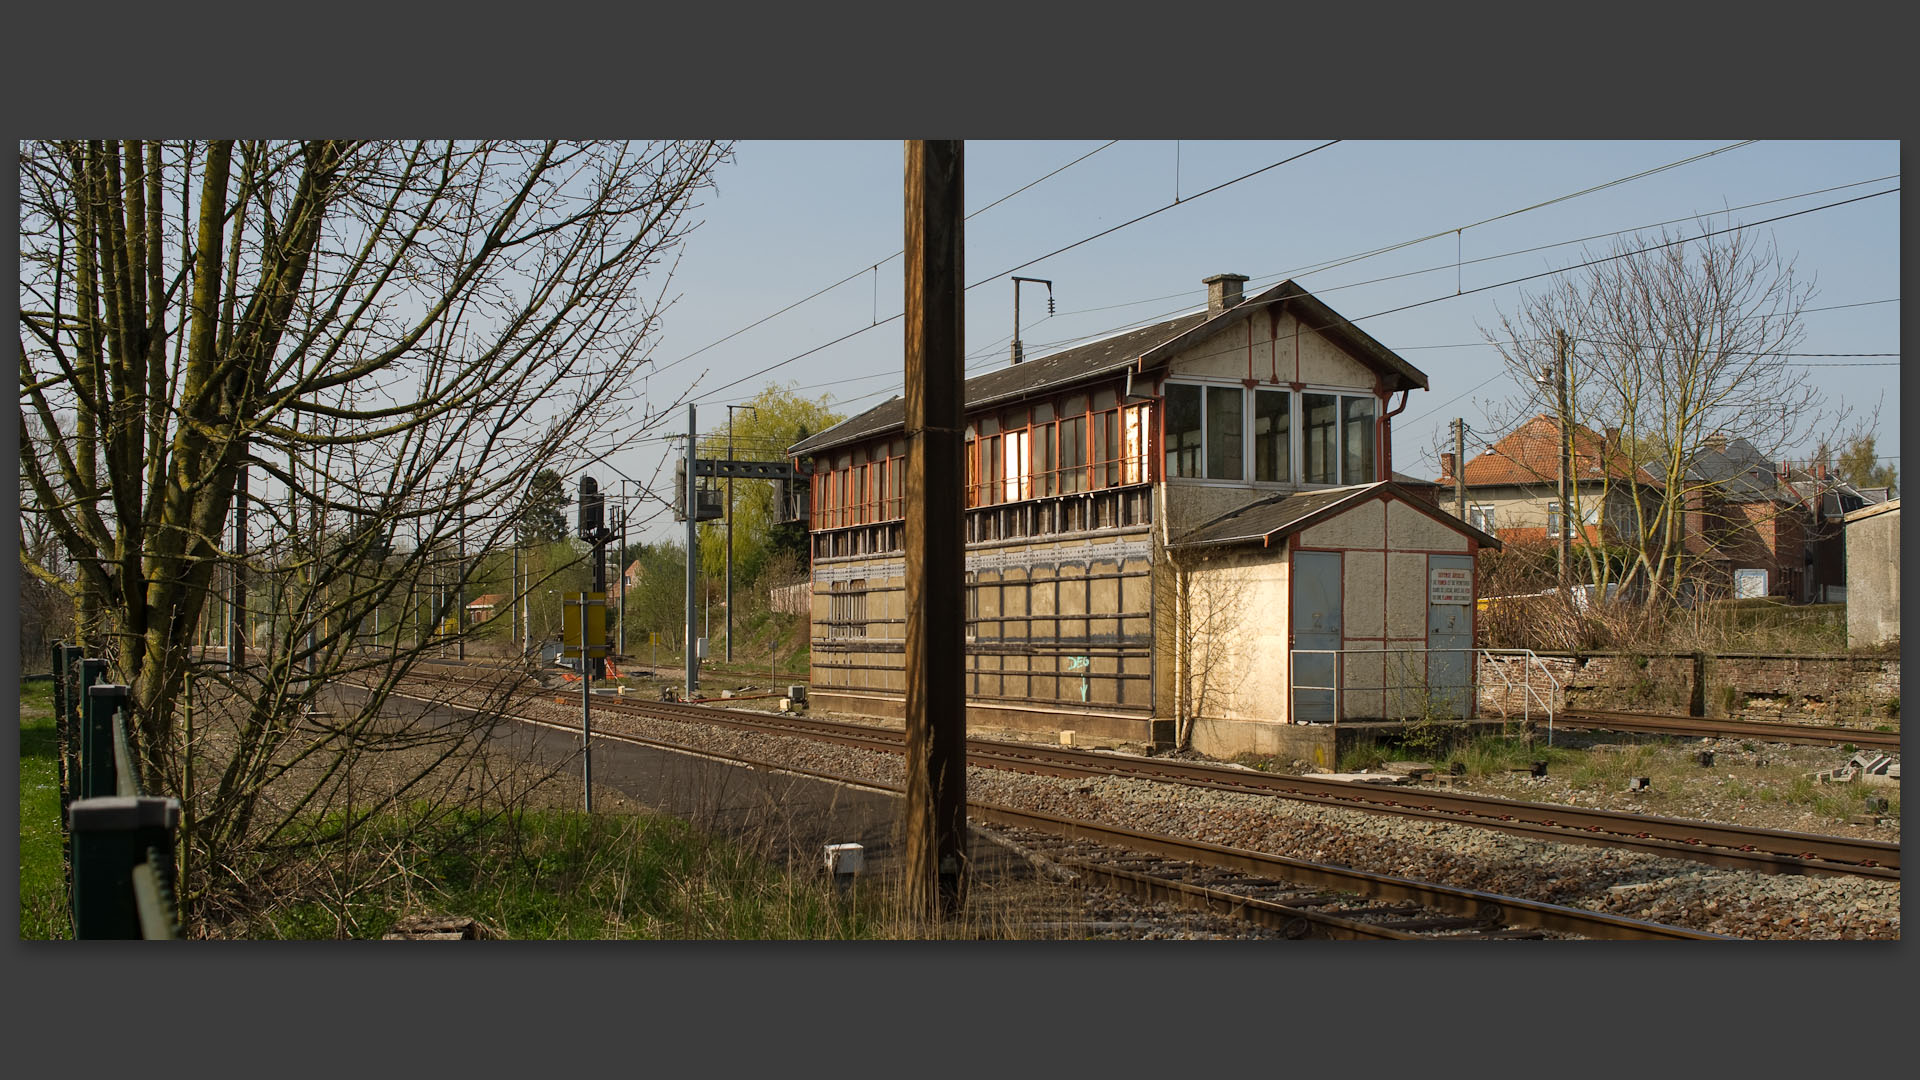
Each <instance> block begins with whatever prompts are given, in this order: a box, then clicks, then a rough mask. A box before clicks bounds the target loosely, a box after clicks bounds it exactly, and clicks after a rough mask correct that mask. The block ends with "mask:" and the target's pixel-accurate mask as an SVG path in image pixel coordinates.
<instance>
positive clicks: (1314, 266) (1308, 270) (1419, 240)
mask: <svg viewBox="0 0 1920 1080" xmlns="http://www.w3.org/2000/svg"><path fill="white" fill-rule="evenodd" d="M1754 141H1755V140H1752V139H1747V140H1745V141H1743V142H1738V143H1733V144H1731V145H1729V146H1723V147H1720V148H1719V149H1717V150H1709V151H1707V152H1705V153H1702V154H1695V155H1693V156H1691V157H1685V158H1681V159H1679V160H1678V161H1670V162H1668V163H1666V164H1665V165H1659V166H1656V167H1654V168H1651V169H1645V170H1642V171H1640V172H1637V173H1633V174H1632V175H1630V176H1622V177H1619V178H1618V179H1614V180H1609V181H1607V182H1606V183H1603V184H1595V185H1593V186H1592V187H1588V188H1583V189H1581V190H1579V191H1575V192H1569V193H1568V194H1565V195H1559V196H1556V197H1554V198H1551V199H1546V200H1544V201H1541V202H1537V203H1534V204H1533V205H1531V206H1523V207H1521V208H1519V209H1517V210H1509V211H1506V212H1505V213H1500V214H1495V215H1494V216H1492V217H1489V218H1482V219H1481V220H1479V221H1475V222H1472V223H1470V224H1466V225H1456V226H1454V227H1452V228H1448V229H1442V230H1440V231H1439V232H1434V233H1428V234H1427V235H1425V236H1421V237H1416V238H1414V239H1411V240H1402V241H1399V242H1397V243H1393V244H1388V245H1385V246H1384V247H1377V248H1373V249H1371V250H1369V251H1362V252H1359V253H1357V254H1354V255H1343V256H1340V257H1338V258H1333V259H1327V260H1325V261H1322V262H1317V263H1308V264H1307V265H1305V266H1302V267H1297V268H1295V269H1292V270H1286V271H1282V272H1280V273H1277V274H1256V275H1254V276H1253V277H1252V278H1251V279H1249V280H1250V281H1268V280H1272V281H1279V280H1281V279H1283V278H1287V277H1304V276H1307V275H1309V274H1318V273H1324V272H1325V271H1328V270H1333V269H1337V268H1339V267H1341V266H1346V265H1348V264H1351V263H1356V262H1360V261H1362V260H1364V259H1370V258H1372V257H1374V256H1376V255H1384V254H1387V253H1389V252H1394V251H1399V250H1401V249H1402V248H1408V247H1413V246H1415V245H1418V244H1424V243H1426V242H1427V241H1429V240H1437V239H1439V238H1441V237H1443V236H1446V235H1448V234H1449V233H1457V232H1463V231H1465V230H1467V229H1472V228H1477V227H1479V226H1481V225H1486V224H1489V223H1491V222H1495V221H1499V220H1501V219H1503V218H1509V217H1514V216H1516V215H1519V214H1524V213H1527V212H1529V211H1532V210H1538V209H1541V208H1543V207H1548V206H1553V205H1555V204H1556V203H1562V202H1566V201H1568V200H1569V199H1576V198H1579V197H1581V196H1583V195H1591V194H1593V193H1594V192H1597V191H1605V190H1606V189H1608V188H1611V187H1617V186H1619V185H1621V184H1625V183H1630V182H1632V181H1634V180H1639V179H1643V178H1645V177H1648V176H1653V175H1654V174H1656V173H1661V172H1665V171H1667V170H1668V169H1676V168H1679V167H1680V166H1682V165H1691V164H1693V163H1694V162H1696V161H1701V160H1704V159H1706V158H1710V157H1713V156H1715V155H1716V154H1723V153H1726V152H1727V151H1729V150H1737V149H1739V148H1741V147H1744V146H1750V145H1752V144H1753V142H1754ZM1895 175H1898V174H1897V173H1896V174H1895ZM1882 179H1885V178H1882ZM1875 182H1876V181H1873V180H1861V181H1857V182H1856V183H1853V184H1843V185H1841V187H1842V188H1844V187H1857V186H1859V185H1860V184H1870V183H1875ZM1824 190H1840V189H1839V188H1831V189H1824ZM1822 193H1823V192H1821V191H1810V192H1802V193H1800V194H1799V195H1788V196H1784V197H1783V199H1797V198H1804V197H1806V196H1808V195H1818V194H1822ZM1775 201H1782V200H1775ZM1754 205H1764V204H1754ZM1741 209H1747V208H1746V207H1742V208H1741ZM1685 220H1690V219H1689V218H1675V219H1673V221H1685ZM1672 223H1673V222H1672V221H1669V222H1661V223H1656V224H1655V225H1652V226H1641V227H1642V228H1657V227H1658V225H1659V224H1672ZM1622 231H1632V230H1622ZM1606 235H1608V234H1605V233H1602V234H1599V236H1593V237H1586V238H1584V239H1587V240H1592V239H1599V238H1600V237H1601V236H1606ZM1582 242H1583V241H1582V240H1568V241H1563V244H1577V243H1582ZM1548 246H1549V247H1556V246H1561V245H1548ZM1530 250H1540V249H1530ZM1526 253H1527V252H1524V251H1523V252H1510V253H1509V254H1526ZM1495 257H1496V258H1499V257H1501V256H1495ZM1475 261H1479V260H1475ZM1448 265H1454V264H1451V263H1450V264H1448ZM1185 295H1186V294H1185V293H1171V294H1168V295H1165V296H1155V297H1149V298H1148V299H1145V300H1132V301H1128V302H1126V303H1122V304H1109V305H1106V306H1104V307H1092V308H1081V309H1079V310H1077V311H1069V312H1067V313H1066V314H1068V315H1081V314H1086V313H1088V312H1094V311H1108V310H1112V309H1114V308H1123V307H1135V306H1138V305H1140V304H1152V303H1158V302H1160V301H1163V300H1174V299H1179V298H1180V297H1183V296H1185Z"/></svg>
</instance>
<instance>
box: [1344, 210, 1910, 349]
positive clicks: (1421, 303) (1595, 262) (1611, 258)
mask: <svg viewBox="0 0 1920 1080" xmlns="http://www.w3.org/2000/svg"><path fill="white" fill-rule="evenodd" d="M1899 190H1900V189H1899V188H1897V187H1891V188H1888V189H1887V190H1885V191H1875V192H1872V193H1870V194H1867V195H1858V196H1855V197H1854V198H1851V199H1842V200H1840V201H1839V202H1832V203H1827V204H1826V205H1825V206H1814V207H1809V208H1807V209H1805V210H1795V211H1794V212H1793V213H1791V214H1781V215H1779V216H1777V217H1770V218H1762V219H1760V220H1759V221H1751V222H1747V223H1746V224H1744V225H1729V226H1728V227H1726V228H1724V229H1715V230H1713V231H1712V232H1703V233H1701V234H1699V235H1698V236H1682V237H1679V238H1678V239H1674V240H1666V241H1663V242H1661V243H1658V244H1650V245H1648V246H1647V247H1643V248H1637V249H1635V250H1633V251H1623V252H1620V253H1618V254H1615V255H1603V256H1601V257H1600V258H1597V259H1588V260H1587V261H1586V262H1581V263H1574V264H1573V265H1572V266H1562V267H1560V268H1558V269H1555V270H1542V271H1541V272H1540V273H1537V274H1528V275H1526V276H1524V277H1517V278H1513V279H1511V280H1509V281H1501V282H1496V283H1494V284H1492V285H1482V286H1480V287H1479V288H1475V289H1466V290H1464V291H1461V292H1456V293H1454V294H1452V295H1451V296H1436V297H1433V298H1432V299H1429V300H1418V301H1415V302H1414V303H1411V304H1402V305H1400V306H1399V307H1394V308H1388V309H1386V310H1385V311H1376V312H1374V313H1373V314H1371V315H1362V316H1360V318H1358V319H1353V320H1351V321H1353V322H1360V321H1361V320H1362V319H1377V318H1379V317H1380V316H1382V315H1393V314H1396V313H1398V312H1402V311H1410V310H1412V309H1413V308H1417V307H1425V306H1427V305H1428V304H1437V303H1439V302H1440V301H1442V300H1455V299H1458V298H1460V297H1462V296H1471V295H1472V294H1474V293H1482V292H1486V291H1487V290H1489V289H1502V288H1505V287H1507V286H1508V285H1518V284H1520V283H1521V282H1523V281H1533V280H1534V279H1536V278H1543V277H1551V276H1553V275H1554V274H1565V273H1570V272H1571V271H1574V270H1582V269H1585V268H1586V267H1589V266H1599V265H1600V264H1601V263H1606V262H1615V261H1617V260H1620V259H1627V258H1632V257H1633V256H1635V255H1644V254H1646V253H1647V252H1649V251H1659V250H1660V249H1662V248H1670V247H1675V246H1678V245H1680V244H1690V243H1692V242H1694V241H1696V240H1705V239H1707V238H1709V237H1713V236H1722V235H1725V234H1726V233H1730V232H1739V231H1740V230H1742V229H1752V228H1757V227H1759V226H1761V225H1771V224H1773V223H1774V222H1776V221H1785V220H1787V219H1788V218H1797V217H1800V216H1802V215H1804V214H1812V213H1816V212H1818V211H1821V210H1832V209H1833V208H1834V207H1837V206H1847V205H1849V204H1852V203H1857V202H1865V201H1866V200H1868V199H1877V198H1879V197H1880V196H1882V195H1891V194H1893V193H1894V192H1897V191H1899Z"/></svg>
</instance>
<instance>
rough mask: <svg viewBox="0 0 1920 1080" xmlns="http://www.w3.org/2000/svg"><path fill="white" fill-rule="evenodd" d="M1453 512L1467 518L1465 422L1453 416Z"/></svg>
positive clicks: (1462, 519) (1461, 517) (1460, 517)
mask: <svg viewBox="0 0 1920 1080" xmlns="http://www.w3.org/2000/svg"><path fill="white" fill-rule="evenodd" d="M1453 512H1454V515H1455V516H1456V517H1458V518H1459V519H1460V520H1461V521H1465V520H1467V422H1466V420H1465V419H1464V418H1462V417H1458V416H1456V417H1454V418H1453Z"/></svg>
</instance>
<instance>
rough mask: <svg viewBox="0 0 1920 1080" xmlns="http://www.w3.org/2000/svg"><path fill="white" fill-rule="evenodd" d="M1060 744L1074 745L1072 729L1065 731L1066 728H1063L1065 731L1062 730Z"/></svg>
mask: <svg viewBox="0 0 1920 1080" xmlns="http://www.w3.org/2000/svg"><path fill="white" fill-rule="evenodd" d="M1060 745H1061V746H1072V745H1073V732H1071V731H1064V730H1063V731H1061V732H1060Z"/></svg>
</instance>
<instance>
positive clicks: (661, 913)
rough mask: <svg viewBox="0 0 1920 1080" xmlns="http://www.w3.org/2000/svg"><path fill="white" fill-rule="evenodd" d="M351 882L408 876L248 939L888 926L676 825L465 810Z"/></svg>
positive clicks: (281, 920) (719, 933) (250, 930)
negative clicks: (452, 930) (408, 922)
mask: <svg viewBox="0 0 1920 1080" xmlns="http://www.w3.org/2000/svg"><path fill="white" fill-rule="evenodd" d="M359 850H361V851H363V852H366V853H367V854H366V855H365V856H363V857H361V858H360V859H358V860H345V861H343V862H341V863H339V864H338V866H337V869H338V870H339V872H340V873H341V875H342V877H343V878H352V877H359V876H361V875H362V874H364V873H366V872H370V871H373V870H375V869H376V868H377V865H378V864H380V863H382V862H385V860H386V856H385V852H387V851H394V852H397V854H398V857H397V859H396V860H395V861H396V862H397V863H398V865H399V866H401V867H404V868H405V873H404V874H403V875H401V876H398V877H390V879H389V880H388V881H386V882H385V883H384V884H383V885H382V886H380V887H378V888H374V889H367V890H363V891H361V892H359V893H358V894H357V895H354V896H351V897H349V898H347V899H345V900H342V901H334V900H328V899H325V898H319V897H309V898H306V899H302V900H298V901H294V902H291V903H288V904H286V905H284V906H282V907H280V908H279V909H277V910H275V911H273V912H271V913H269V914H268V915H267V917H266V918H264V919H263V920H261V921H260V922H258V923H257V924H256V925H253V926H250V927H247V928H245V931H244V932H245V934H246V936H249V937H263V938H288V939H326V938H340V937H346V938H378V937H380V936H382V935H384V934H385V933H387V932H388V931H389V930H391V929H392V928H393V926H394V925H395V923H397V922H398V921H399V920H400V919H401V918H403V917H404V916H406V915H409V914H430V915H451V916H462V917H471V918H474V919H477V920H478V921H479V922H480V923H481V924H482V925H484V926H485V927H487V928H488V933H489V935H490V936H497V937H502V938H511V939H542V940H551V939H565V940H582V939H587V940H604V939H616V938H625V939H633V938H638V939H683V940H685V939H693V940H783V939H823V938H824V939H853V938H870V937H877V936H880V934H881V926H882V922H883V920H882V919H881V918H880V917H879V914H878V911H877V909H875V908H874V907H873V906H872V905H864V906H863V905H862V904H861V903H860V902H859V901H858V899H857V897H856V899H855V900H854V901H853V902H848V901H843V900H841V899H840V898H838V897H836V896H835V895H834V894H833V891H832V889H831V887H830V886H828V885H827V884H826V882H824V881H823V880H821V879H820V878H818V877H816V876H813V875H807V874H800V875H789V874H786V873H783V872H781V871H780V870H779V869H778V868H775V867H773V866H770V865H768V864H766V863H765V862H764V861H762V860H760V859H759V858H757V857H756V856H754V855H752V854H751V853H749V852H748V851H746V850H745V849H743V848H740V847H737V846H735V845H733V844H730V843H728V842H726V841H723V840H719V839H715V838H712V837H709V836H706V835H704V834H701V833H699V832H697V831H695V830H694V829H693V828H692V827H691V826H688V825H687V824H686V823H684V822H682V821H679V820H677V819H674V818H670V817H654V816H631V817H628V816H612V815H605V814H602V815H596V816H593V817H588V816H587V815H585V814H582V813H580V812H578V811H539V812H527V813H523V814H517V815H510V816H509V815H495V816H491V817H482V816H479V815H473V814H467V815H462V816H460V817H457V818H453V819H449V820H447V821H445V822H442V823H440V824H438V825H435V826H433V827H431V828H426V829H422V828H419V827H418V826H415V825H411V824H408V823H405V822H402V821H401V820H400V819H398V818H392V819H386V820H383V821H381V822H379V823H377V824H376V825H375V826H374V827H373V829H372V831H371V832H369V833H368V834H367V835H366V836H365V837H364V839H363V842H362V843H361V845H360V846H359Z"/></svg>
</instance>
